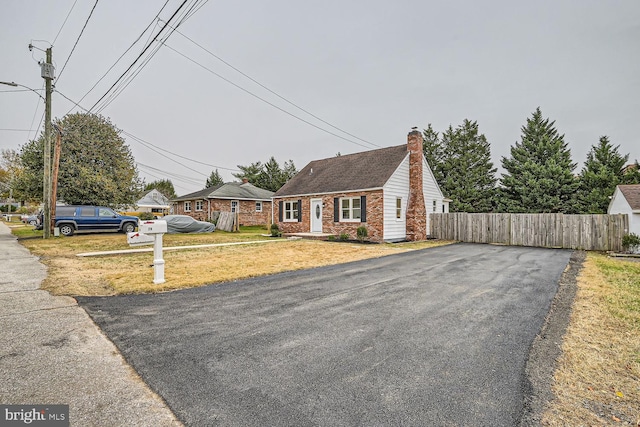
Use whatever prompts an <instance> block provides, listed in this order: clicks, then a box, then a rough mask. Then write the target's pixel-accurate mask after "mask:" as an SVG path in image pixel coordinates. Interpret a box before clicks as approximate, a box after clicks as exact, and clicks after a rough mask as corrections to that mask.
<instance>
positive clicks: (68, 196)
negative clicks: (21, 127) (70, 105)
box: [16, 113, 142, 208]
mask: <svg viewBox="0 0 640 427" xmlns="http://www.w3.org/2000/svg"><path fill="white" fill-rule="evenodd" d="M56 124H57V125H58V127H60V128H61V129H62V130H63V135H62V145H61V153H60V168H59V172H58V200H60V201H64V202H66V203H69V204H83V205H100V206H109V207H113V208H119V207H123V206H130V205H133V204H135V202H136V201H137V200H138V197H139V195H140V191H141V188H142V183H141V180H140V178H139V177H138V171H137V170H136V167H135V161H134V158H133V155H132V154H131V150H130V149H129V146H128V145H127V144H126V143H125V141H124V139H123V138H122V137H121V136H120V130H119V129H117V128H116V127H115V126H114V125H113V124H111V122H110V121H109V120H108V119H106V118H104V117H102V116H100V115H96V114H85V113H76V114H69V115H67V116H65V117H64V118H62V119H61V120H56ZM52 151H53V150H52ZM43 153H44V135H41V136H40V137H39V138H38V139H37V140H35V141H30V142H28V143H26V144H25V145H23V146H22V147H21V150H20V162H21V164H22V167H23V173H21V174H20V176H19V178H18V179H17V180H16V187H17V188H19V190H20V191H21V194H23V195H25V197H26V198H27V199H33V200H42V176H43V171H44V164H43ZM52 156H53V154H52ZM52 158H53V157H52Z"/></svg>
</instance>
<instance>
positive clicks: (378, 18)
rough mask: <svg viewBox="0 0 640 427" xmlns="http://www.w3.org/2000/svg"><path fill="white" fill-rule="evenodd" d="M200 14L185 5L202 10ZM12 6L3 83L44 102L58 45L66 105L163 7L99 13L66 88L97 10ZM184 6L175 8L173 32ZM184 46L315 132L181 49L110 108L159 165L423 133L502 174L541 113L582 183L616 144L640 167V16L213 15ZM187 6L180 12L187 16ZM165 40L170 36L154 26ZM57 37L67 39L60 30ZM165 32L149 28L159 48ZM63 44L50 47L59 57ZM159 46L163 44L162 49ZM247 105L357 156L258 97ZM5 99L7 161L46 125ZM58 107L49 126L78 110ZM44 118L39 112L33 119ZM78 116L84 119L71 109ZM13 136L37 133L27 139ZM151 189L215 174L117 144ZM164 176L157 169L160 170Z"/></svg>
mask: <svg viewBox="0 0 640 427" xmlns="http://www.w3.org/2000/svg"><path fill="white" fill-rule="evenodd" d="M193 1H195V0H189V2H188V3H187V5H191V4H192V2H193ZM74 2H75V0H57V1H55V2H54V1H45V0H39V1H37V0H4V1H3V2H2V3H3V4H2V12H1V13H0V58H2V60H1V64H2V66H1V67H0V81H15V82H17V83H20V84H23V85H25V86H28V87H31V88H34V89H40V88H42V87H43V79H42V78H41V77H40V68H39V66H38V65H37V60H40V59H42V58H44V53H43V52H41V51H38V50H34V51H33V54H32V53H31V52H29V50H28V48H27V46H28V44H29V43H30V42H31V41H32V40H46V42H42V41H39V42H36V41H34V42H33V43H34V45H36V46H38V47H40V48H42V49H45V48H46V47H48V45H49V43H53V45H54V47H53V57H54V63H55V64H56V66H57V69H56V75H59V79H58V81H57V82H56V89H57V90H58V91H59V92H60V93H61V94H64V95H65V96H67V97H69V98H70V99H72V100H74V101H76V102H77V101H79V100H80V99H81V98H82V97H83V96H85V94H87V92H88V91H89V89H90V88H91V87H92V86H93V85H94V84H95V83H96V82H97V81H98V80H99V79H100V78H101V77H102V76H103V75H104V74H105V73H106V72H107V70H108V69H109V67H111V66H112V65H113V64H114V62H115V61H116V59H117V58H118V57H119V56H120V55H121V54H122V53H123V52H124V51H125V50H126V49H127V48H128V47H129V46H130V45H131V43H133V41H134V40H135V39H136V38H137V37H138V36H139V35H140V33H141V32H142V31H143V30H144V28H145V27H146V26H147V25H148V24H149V23H151V22H152V20H153V18H154V17H155V16H156V14H157V13H158V11H159V10H160V8H161V7H162V5H163V4H164V0H162V1H161V0H156V1H150V0H136V1H130V0H101V1H99V2H98V4H97V6H96V8H95V10H94V12H93V16H92V17H91V19H90V20H89V22H88V24H87V27H86V29H85V31H84V34H83V35H82V37H81V38H80V40H79V42H78V45H77V47H76V48H75V51H74V52H73V55H72V56H71V58H70V59H69V62H68V64H67V67H66V68H65V70H64V72H63V73H62V75H60V72H61V69H62V67H63V65H64V62H65V61H66V59H67V57H68V56H69V53H70V52H71V49H72V47H73V45H74V43H75V41H76V39H77V38H78V35H79V34H80V31H81V29H82V27H83V25H84V24H85V21H86V19H87V16H88V15H89V12H90V10H91V8H92V7H93V5H94V3H95V0H77V3H76V4H75V7H74V8H73V10H72V12H71V14H70V15H69V18H68V21H67V23H66V25H64V27H62V25H63V22H64V20H65V17H66V16H67V14H68V13H69V10H70V9H71V8H72V6H73V4H74ZM181 3H182V0H169V2H168V4H167V6H166V7H165V9H164V11H163V12H162V13H161V14H160V17H161V18H162V19H164V20H167V19H169V17H170V16H171V15H172V14H173V12H174V11H175V10H176V9H177V8H178V7H179V5H180V4H181ZM200 4H204V5H203V6H202V7H201V8H200V9H199V10H198V11H197V12H196V13H195V14H194V15H193V16H192V17H190V18H189V19H188V20H187V21H186V22H185V23H183V24H182V25H181V26H180V27H179V29H178V30H179V31H180V32H181V33H183V34H184V35H186V36H188V37H189V38H191V39H192V40H193V41H195V42H196V43H198V44H200V45H202V46H203V47H204V48H206V49H208V50H209V51H210V52H212V53H213V54H215V55H217V56H218V57H219V58H222V59H223V60H224V61H226V62H228V63H230V64H232V65H233V66H234V67H236V68H237V69H239V70H241V71H242V72H243V73H245V74H247V75H249V76H251V77H252V78H253V79H255V80H257V81H259V82H260V83H262V84H263V85H264V86H266V87H268V88H269V89H271V90H272V91H274V92H276V93H278V94H279V95H281V96H282V97H284V98H286V99H287V100H289V101H291V102H293V103H295V104H297V105H299V106H301V107H303V108H304V109H305V110H307V111H309V112H311V113H313V114H314V115H315V116H317V117H320V118H321V119H323V120H325V121H326V122H329V123H331V124H332V125H334V126H336V127H338V128H340V129H342V130H345V131H347V132H349V133H351V134H353V135H355V136H357V137H358V138H362V139H363V140H366V141H368V142H370V143H373V144H375V146H374V145H371V144H369V143H366V142H362V141H361V140H359V139H356V138H354V137H352V136H349V135H345V134H343V133H342V132H340V131H338V130H336V129H335V128H332V127H330V126H329V125H327V124H325V123H323V122H321V121H318V120H317V119H316V118H314V117H312V116H309V115H308V114H306V113H305V112H303V111H300V110H299V109H297V108H295V107H294V106H292V105H290V104H288V103H286V102H285V101H283V100H282V99H280V98H278V97H276V96H275V95H273V94H272V93H270V92H268V91H267V90H265V89H264V88H262V87H260V86H258V85H256V84H255V83H253V82H252V81H250V80H248V79H247V78H246V77H244V76H242V75H241V74H239V73H238V72H236V71H234V70H233V69H231V68H229V67H228V66H226V65H225V64H224V63H223V62H221V61H220V60H218V59H216V58H215V57H214V56H212V55H210V54H209V53H207V52H205V51H203V50H201V49H200V48H198V47H197V46H196V45H194V44H193V43H192V42H190V41H189V40H187V39H186V38H185V37H183V36H182V35H180V34H178V33H177V32H176V33H173V35H171V37H170V38H169V39H168V40H167V41H166V46H164V47H161V48H160V49H159V51H158V52H157V54H156V55H155V56H154V57H153V58H152V59H151V60H150V62H149V63H148V64H147V65H146V66H145V67H144V68H143V69H142V71H141V72H140V74H139V75H138V76H137V77H136V78H135V79H134V80H133V81H132V82H131V83H130V84H129V85H128V86H126V88H125V89H124V90H123V91H122V92H121V94H120V95H119V96H118V97H116V98H115V99H114V100H113V101H112V102H111V103H110V104H109V105H108V106H107V107H106V108H104V110H102V111H101V114H103V115H104V116H106V117H109V118H110V119H111V121H112V122H113V123H114V124H115V125H116V126H117V127H118V128H120V129H122V130H123V131H126V132H128V133H130V134H132V135H135V136H136V137H138V138H142V139H143V140H145V141H148V142H150V143H152V144H154V145H155V146H157V147H159V148H160V149H161V150H169V151H171V152H174V153H177V154H179V155H181V156H183V157H186V158H188V159H194V160H197V161H199V162H202V163H206V164H209V165H215V166H217V167H218V168H219V172H220V173H221V175H222V176H223V178H224V179H225V180H227V181H230V180H233V177H232V175H231V171H229V170H226V169H223V168H228V169H236V165H238V164H241V165H247V164H250V163H252V162H255V161H262V162H264V161H266V160H268V159H269V157H270V156H274V157H275V158H276V160H278V161H279V162H280V163H281V164H282V163H283V162H284V161H285V160H289V159H291V160H293V161H294V163H295V165H296V167H297V168H298V169H302V167H303V166H305V164H306V163H308V162H309V161H311V160H314V159H321V158H326V157H331V156H334V155H335V154H336V153H338V152H340V153H342V154H348V153H354V152H359V151H364V150H367V149H372V148H376V146H379V147H386V146H392V145H399V144H403V143H405V142H406V135H407V133H408V132H409V131H410V129H411V127H412V126H418V127H419V128H420V129H423V128H425V127H426V126H427V125H428V124H429V123H431V124H432V125H433V127H434V129H436V130H437V131H443V130H445V129H446V128H447V127H448V126H449V125H450V124H451V125H453V126H454V127H455V126H457V125H459V124H460V123H462V121H463V120H464V119H465V118H468V119H470V120H477V121H478V124H479V127H480V131H481V132H482V133H484V134H485V135H486V137H487V139H488V140H489V142H490V143H491V150H492V158H493V161H494V164H495V165H496V166H498V167H499V166H500V159H501V157H502V156H508V155H509V148H510V147H511V146H512V145H513V144H514V143H515V142H516V141H519V139H520V134H521V130H520V129H521V127H522V125H524V124H525V122H526V119H527V117H530V116H531V114H532V112H533V111H534V110H535V108H536V107H538V106H540V107H541V109H542V112H543V115H544V116H545V117H549V118H550V119H551V120H555V121H556V127H557V129H558V131H559V132H560V133H563V134H564V135H565V140H566V141H567V142H568V143H569V146H570V148H571V151H572V156H573V159H574V161H575V162H577V163H578V164H579V167H578V169H577V171H578V170H579V169H580V167H581V165H582V162H583V161H584V159H585V157H586V154H587V151H588V150H589V148H590V147H591V146H592V145H593V144H595V143H597V141H598V138H599V137H600V136H601V135H608V136H609V137H610V138H611V141H612V142H613V143H614V144H615V145H618V144H619V145H620V151H621V152H622V153H623V154H626V153H629V154H630V160H635V159H639V160H640V139H639V138H638V134H640V129H639V127H640V55H639V52H640V1H638V0H624V1H623V0H619V1H618V0H612V1H606V2H605V1H591V0H586V1H585V0H580V1H578V0H573V1H567V0H556V1H536V2H531V1H528V2H524V1H484V2H475V1H447V2H444V1H443V2H425V1H409V0H404V1H403V0H396V1H394V2H382V1H379V0H374V1H370V0H369V1H344V0H341V1H336V0H323V1H316V2H310V1H291V0H289V1H284V0H274V1H270V2H264V1H253V0H248V1H244V2H237V1H208V2H206V3H203V2H199V3H198V5H200ZM185 7H186V6H185ZM158 25H161V24H158ZM61 27H62V31H61V32H60V34H59V36H58V37H57V40H55V39H56V35H57V34H58V31H59V30H60V29H61ZM159 28H160V27H158V26H156V25H155V24H154V25H152V26H151V28H150V30H151V29H153V30H154V34H155V33H156V32H157V31H158V30H159ZM150 34H151V33H150V31H147V32H146V33H145V34H144V36H143V37H142V39H141V40H140V42H138V44H136V45H135V46H134V47H133V49H132V50H131V51H129V53H128V54H127V55H125V57H123V59H122V60H121V61H120V62H118V63H117V65H116V66H115V67H114V69H113V70H112V71H111V72H110V73H108V74H107V76H106V77H105V78H104V79H103V80H102V81H101V83H99V84H98V85H97V86H96V88H95V89H94V90H93V91H92V92H90V93H89V94H88V95H86V97H85V98H84V100H83V101H82V102H80V105H82V106H83V107H84V108H90V107H91V106H92V105H93V104H94V103H95V102H96V101H97V100H98V99H99V98H100V97H101V96H102V95H103V94H104V93H105V92H106V91H107V89H108V88H109V87H110V86H111V85H112V84H113V83H114V82H115V81H116V79H117V78H118V77H119V76H120V75H121V74H122V73H123V72H124V70H125V69H126V68H127V67H128V66H129V65H130V64H131V63H132V62H133V60H134V59H135V57H136V56H138V54H139V53H140V52H141V50H142V49H143V46H144V45H145V44H146V41H147V40H148V38H149V35H150ZM54 40H55V42H54ZM154 46H155V45H154ZM172 49H175V50H176V51H178V52H180V53H181V54H183V55H186V56H188V57H190V58H191V59H192V60H194V61H197V62H198V63H200V64H202V66H204V67H207V68H209V69H210V70H212V71H214V72H215V73H218V74H219V75H221V76H223V77H224V78H226V79H229V80H231V81H232V82H234V83H235V84H237V85H239V86H241V87H242V88H244V89H245V90H247V91H250V92H252V93H254V94H255V95H257V96H259V97H261V98H263V99H265V100H266V101H268V102H270V103H272V104H274V105H277V106H278V107H279V108H281V109H283V110H286V111H287V112H288V113H290V114H293V115H296V116H298V117H300V118H302V119H304V120H306V121H308V122H310V123H313V124H314V125H316V126H318V127H320V128H323V129H326V130H327V131H329V132H331V133H335V134H339V135H341V136H343V137H344V138H346V139H350V140H352V141H354V142H356V143H357V144H360V145H357V144H354V143H352V142H348V141H345V140H343V139H340V138H338V137H336V136H333V135H330V134H329V133H326V132H323V131H321V130H319V129H317V128H316V127H313V126H311V125H309V124H307V123H303V122H302V121H300V120H298V119H296V118H294V117H292V116H291V115H289V114H287V113H284V112H282V111H281V110H278V109H276V108H275V107H273V106H271V105H268V104H266V103H265V102H263V101H260V100H258V99H256V98H255V97H253V96H251V95H249V94H248V93H246V92H244V91H242V90H241V89H238V88H237V87H234V86H232V85H231V84H229V83H228V82H226V81H224V80H222V79H221V78H220V77H217V76H215V75H214V74H212V73H211V72H209V71H207V70H205V69H203V68H202V67H200V66H199V65H196V64H194V63H193V62H191V61H190V60H188V59H186V58H185V57H183V56H181V55H180V54H179V53H176V52H175V51H174V50H172ZM15 89H16V88H12V87H9V86H2V85H0V148H5V149H6V148H13V149H18V148H19V147H20V145H21V144H24V143H25V142H26V141H27V140H28V139H29V138H34V137H35V130H36V129H37V128H38V125H39V123H40V121H41V119H42V117H43V112H44V107H43V104H42V102H41V101H40V100H39V98H38V97H37V96H36V95H35V94H34V93H32V92H28V91H27V92H4V91H6V90H15ZM60 93H54V96H53V115H54V117H62V116H64V115H65V114H66V113H67V112H69V111H70V110H72V108H73V104H72V103H71V102H69V101H67V100H66V99H65V98H63V97H62V95H61V94H60ZM36 107H37V109H36ZM74 111H75V110H74ZM6 129H27V130H28V129H33V131H32V132H24V131H9V130H6ZM123 136H124V137H125V139H126V140H127V143H128V144H129V146H130V147H131V150H132V152H133V154H134V157H135V159H136V161H137V162H139V170H140V175H141V176H142V177H143V178H145V180H146V181H147V182H150V181H153V180H155V179H158V178H169V179H171V180H172V182H173V183H174V186H175V187H176V192H177V193H178V194H185V193H187V192H191V191H196V190H199V189H201V188H203V187H204V182H205V180H206V177H207V176H208V175H209V173H210V172H211V171H212V170H213V169H215V167H214V166H208V165H203V164H199V163H195V162H192V161H190V160H187V159H185V158H179V157H175V156H173V155H171V154H168V153H167V152H163V151H161V150H159V149H157V148H154V150H157V151H159V152H160V153H162V154H164V155H165V156H167V157H169V158H171V159H174V160H176V161H178V162H180V163H182V164H183V165H184V166H182V165H179V164H177V163H175V162H173V161H171V160H169V159H167V158H166V157H164V156H162V155H160V154H158V153H157V152H154V151H152V150H151V149H149V148H147V147H145V146H144V145H143V144H141V143H140V142H137V141H135V140H134V139H132V138H131V137H129V136H127V135H123ZM150 167H151V168H154V169H150Z"/></svg>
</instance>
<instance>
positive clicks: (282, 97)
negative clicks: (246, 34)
mask: <svg viewBox="0 0 640 427" xmlns="http://www.w3.org/2000/svg"><path fill="white" fill-rule="evenodd" d="M174 31H175V32H176V33H178V34H180V35H181V36H182V37H184V38H185V39H187V40H189V41H190V42H191V43H193V44H195V45H196V46H198V47H199V48H200V49H202V50H204V51H205V52H207V53H208V54H209V55H211V56H213V57H214V58H216V59H217V60H218V61H220V62H222V63H223V64H225V65H226V66H228V67H230V68H231V69H233V70H234V71H236V72H238V73H240V74H241V75H243V76H244V77H246V78H247V79H249V80H251V81H252V82H253V83H255V84H257V85H258V86H260V87H261V88H263V89H265V90H267V91H268V92H270V93H272V94H273V95H275V96H277V97H278V98H280V99H282V100H283V101H285V102H286V103H288V104H290V105H292V106H294V107H296V108H297V109H299V110H300V111H303V112H305V113H307V114H308V115H310V116H311V117H313V118H314V119H316V120H319V121H321V122H322V123H324V124H326V125H328V126H331V127H332V128H333V129H336V130H338V131H340V132H342V133H344V134H345V135H349V136H351V137H353V138H355V139H358V140H360V141H362V142H366V143H367V144H370V145H373V146H374V147H380V146H379V145H377V144H374V143H373V142H371V141H367V140H366V139H363V138H360V137H359V136H357V135H354V134H352V133H349V132H347V131H346V130H344V129H341V128H339V127H337V126H334V125H333V124H331V123H329V122H328V121H326V120H324V119H322V118H320V117H318V116H316V115H315V114H313V113H312V112H310V111H308V110H306V109H305V108H303V107H301V106H300V105H298V104H296V103H294V102H292V101H290V100H288V99H287V98H285V97H284V96H282V95H280V94H278V93H277V92H275V91H273V90H271V89H269V88H268V87H267V86H265V85H264V84H262V83H260V82H259V81H257V80H256V79H254V78H253V77H251V76H249V75H248V74H246V73H244V72H243V71H241V70H240V69H238V68H237V67H235V66H233V65H232V64H230V63H229V62H227V61H225V60H224V59H222V58H221V57H219V56H218V55H216V54H215V53H213V52H211V51H210V50H209V49H207V48H205V47H204V46H202V45H201V44H199V43H198V42H196V41H195V40H193V39H192V38H190V37H188V36H187V35H185V34H183V33H181V32H180V31H179V30H178V29H176V28H174Z"/></svg>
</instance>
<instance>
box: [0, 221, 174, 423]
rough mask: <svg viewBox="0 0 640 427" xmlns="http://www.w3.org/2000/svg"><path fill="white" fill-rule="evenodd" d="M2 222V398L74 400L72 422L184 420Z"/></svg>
mask: <svg viewBox="0 0 640 427" xmlns="http://www.w3.org/2000/svg"><path fill="white" fill-rule="evenodd" d="M46 275H47V271H46V268H45V266H43V265H42V264H41V263H40V262H39V261H38V259H37V258H36V257H34V256H32V255H31V254H30V253H29V251H28V250H26V249H25V248H24V247H22V246H21V245H20V244H19V243H18V242H17V240H16V238H15V237H14V236H12V235H11V233H10V230H9V228H8V227H7V226H6V225H5V224H4V223H2V222H0V343H1V345H0V403H1V404H47V405H51V404H67V405H69V419H70V425H72V426H180V425H182V424H181V423H180V422H179V421H177V420H176V418H175V416H174V415H173V413H172V412H171V411H170V410H169V409H168V408H167V406H166V405H165V404H164V402H163V401H162V400H161V399H160V398H159V397H158V396H157V395H156V394H154V393H153V392H151V391H150V390H149V388H148V387H147V385H146V384H145V383H144V382H143V381H142V380H141V379H140V377H139V376H138V375H137V374H136V372H135V371H134V370H133V369H132V368H131V367H130V366H129V365H128V364H127V363H126V362H125V360H124V359H123V358H122V356H121V355H120V353H119V352H118V350H117V348H116V347H115V346H114V345H113V344H112V343H111V342H110V341H109V340H108V339H107V338H106V337H105V336H104V335H103V334H102V332H101V331H100V329H98V327H97V326H96V325H95V324H94V323H93V321H92V320H91V319H90V318H89V316H87V314H86V313H85V311H84V310H83V309H82V308H80V307H78V305H77V303H76V301H75V299H73V298H71V297H61V296H52V295H50V294H49V293H48V292H46V291H42V290H40V289H39V288H40V283H41V282H42V280H43V279H44V278H45V277H46Z"/></svg>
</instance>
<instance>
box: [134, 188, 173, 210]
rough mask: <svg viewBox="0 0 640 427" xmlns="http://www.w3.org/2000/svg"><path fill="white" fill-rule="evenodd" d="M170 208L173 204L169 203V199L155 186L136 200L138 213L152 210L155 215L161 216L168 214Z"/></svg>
mask: <svg viewBox="0 0 640 427" xmlns="http://www.w3.org/2000/svg"><path fill="white" fill-rule="evenodd" d="M170 208H171V204H170V203H169V199H168V198H167V197H165V195H164V194H162V193H161V192H159V191H158V190H156V189H155V188H154V189H152V190H150V191H148V192H147V193H146V194H145V195H144V196H142V198H141V199H140V200H138V201H137V202H136V207H135V209H134V210H135V211H136V212H137V213H142V212H150V213H152V214H154V215H157V216H161V215H166V214H168V213H169V209H170Z"/></svg>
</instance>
